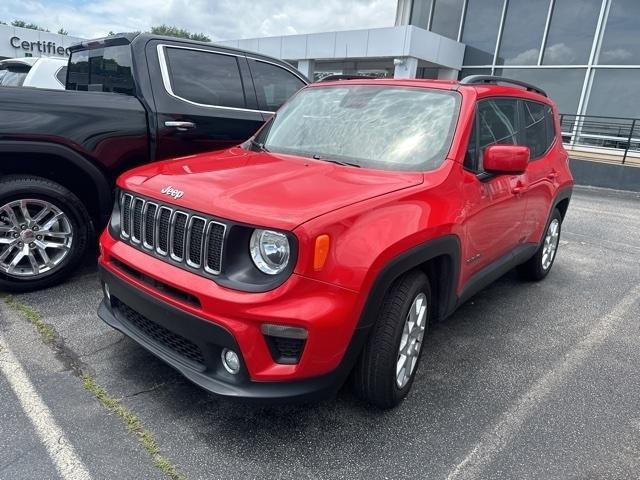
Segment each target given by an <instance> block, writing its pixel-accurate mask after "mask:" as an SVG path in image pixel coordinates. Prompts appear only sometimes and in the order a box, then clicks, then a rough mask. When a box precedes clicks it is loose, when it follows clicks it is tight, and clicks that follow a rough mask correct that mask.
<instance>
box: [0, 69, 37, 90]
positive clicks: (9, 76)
mask: <svg viewBox="0 0 640 480" xmlns="http://www.w3.org/2000/svg"><path fill="white" fill-rule="evenodd" d="M30 69H31V67H30V66H29V65H7V66H3V67H0V87H21V86H22V84H23V83H24V80H25V78H27V74H28V73H29V70H30Z"/></svg>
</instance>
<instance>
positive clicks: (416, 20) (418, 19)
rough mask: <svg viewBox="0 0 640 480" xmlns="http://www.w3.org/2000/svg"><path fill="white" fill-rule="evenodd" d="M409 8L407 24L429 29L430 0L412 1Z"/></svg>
mask: <svg viewBox="0 0 640 480" xmlns="http://www.w3.org/2000/svg"><path fill="white" fill-rule="evenodd" d="M412 3H413V5H412V6H411V20H410V21H409V23H410V24H411V25H415V26H416V27H420V28H424V29H425V30H428V29H429V13H430V12H431V0H414V1H413V2H412Z"/></svg>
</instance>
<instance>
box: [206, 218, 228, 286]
mask: <svg viewBox="0 0 640 480" xmlns="http://www.w3.org/2000/svg"><path fill="white" fill-rule="evenodd" d="M225 229H226V227H225V226H224V225H222V224H220V223H216V222H211V223H210V224H209V227H208V230H207V242H206V244H207V246H206V256H207V258H206V263H205V266H204V269H205V271H207V272H209V273H212V274H214V275H217V274H219V273H220V271H221V270H222V249H223V245H224V231H225Z"/></svg>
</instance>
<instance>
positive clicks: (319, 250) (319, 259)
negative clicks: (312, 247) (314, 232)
mask: <svg viewBox="0 0 640 480" xmlns="http://www.w3.org/2000/svg"><path fill="white" fill-rule="evenodd" d="M330 243H331V242H330V240H329V235H327V234H324V235H319V236H318V237H317V238H316V252H315V255H314V256H313V269H314V270H315V271H319V270H322V268H323V267H324V262H326V261H327V255H329V244H330Z"/></svg>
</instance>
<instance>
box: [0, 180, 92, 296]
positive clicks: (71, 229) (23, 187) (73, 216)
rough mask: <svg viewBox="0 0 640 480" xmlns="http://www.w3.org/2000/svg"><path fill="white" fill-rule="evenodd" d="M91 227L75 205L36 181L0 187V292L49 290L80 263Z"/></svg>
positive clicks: (53, 186)
mask: <svg viewBox="0 0 640 480" xmlns="http://www.w3.org/2000/svg"><path fill="white" fill-rule="evenodd" d="M90 231H91V221H90V219H89V215H88V213H87V211H86V209H85V207H84V206H83V205H82V203H81V202H80V200H79V199H78V198H77V197H76V196H75V195H74V194H73V193H71V192H70V191H69V190H67V189H66V188H64V187H63V186H61V185H59V184H57V183H54V182H52V181H50V180H47V179H44V178H40V177H32V176H29V177H20V176H8V177H5V178H3V179H2V181H0V290H5V291H11V292H25V291H30V290H37V289H40V288H45V287H48V286H51V285H55V284H57V283H59V282H60V281H61V280H63V279H64V278H65V277H66V276H67V275H69V274H70V273H71V272H72V271H73V270H74V269H75V267H76V266H77V265H78V263H79V262H80V260H81V259H82V257H83V255H84V253H85V251H86V248H87V240H88V238H89V233H90Z"/></svg>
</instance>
